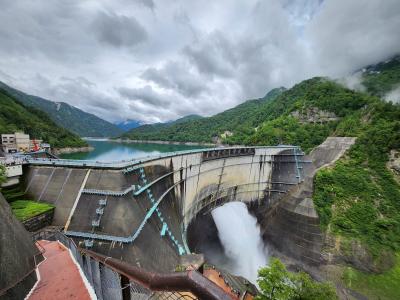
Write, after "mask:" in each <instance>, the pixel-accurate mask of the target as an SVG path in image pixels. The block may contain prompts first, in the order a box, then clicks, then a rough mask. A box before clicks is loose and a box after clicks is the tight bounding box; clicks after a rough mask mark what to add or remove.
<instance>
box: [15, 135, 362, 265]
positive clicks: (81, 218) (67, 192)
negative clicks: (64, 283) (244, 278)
mask: <svg viewBox="0 0 400 300" xmlns="http://www.w3.org/2000/svg"><path fill="white" fill-rule="evenodd" d="M353 143H354V139H352V138H328V139H327V140H326V141H325V142H324V143H323V144H321V145H320V146H319V147H317V148H316V149H315V150H314V151H312V152H311V153H310V154H309V155H305V154H304V153H303V152H302V151H301V149H299V148H298V147H296V146H276V147H232V148H216V149H202V150H195V151H193V150H192V151H184V152H176V153H169V154H165V155H162V156H159V157H149V158H146V159H142V160H135V161H121V162H117V163H100V162H94V161H76V160H58V159H34V158H32V159H29V160H28V163H27V164H26V165H25V166H24V178H23V184H24V185H25V189H26V192H27V194H28V195H31V196H32V197H34V198H35V199H38V200H39V201H43V202H47V203H51V204H53V205H55V207H56V209H55V214H54V219H53V224H52V225H54V226H59V227H62V228H63V230H64V232H65V234H66V235H67V236H69V237H71V238H73V239H74V240H75V242H76V244H77V245H79V246H80V247H82V248H88V249H90V250H93V251H95V252H98V253H101V254H103V255H106V256H110V257H114V258H117V259H121V260H123V261H126V262H129V263H130V264H133V265H135V266H138V267H141V268H144V269H147V270H150V271H157V272H170V271H172V270H174V268H175V267H176V266H177V265H178V264H179V263H180V257H181V256H183V255H185V254H190V253H192V252H198V251H199V249H201V247H200V243H201V236H202V235H204V234H206V233H207V232H206V231H210V232H213V231H215V224H207V221H206V220H207V219H204V216H210V212H211V211H212V210H213V209H214V208H216V207H219V206H221V205H223V204H225V203H227V202H232V201H241V202H244V203H245V204H246V205H247V207H248V208H249V211H250V212H251V213H252V214H253V215H254V216H256V218H257V221H258V223H259V225H260V227H261V231H262V238H263V239H264V241H265V242H266V243H268V244H269V245H271V246H272V247H275V248H276V249H277V250H279V251H281V252H283V253H284V254H285V255H289V256H290V257H293V258H294V259H297V260H299V261H303V262H305V263H308V264H317V265H318V264H321V263H323V257H322V256H321V254H320V252H321V251H320V250H321V247H322V245H323V235H322V233H321V232H320V229H319V219H318V215H317V214H316V212H315V210H314V207H313V204H312V199H311V196H312V183H313V176H314V174H315V172H316V170H318V169H319V168H320V167H323V166H326V165H329V164H330V163H332V162H334V161H335V160H337V159H338V158H339V157H340V156H341V155H342V154H343V153H344V151H345V150H346V149H348V148H349V147H350V146H351V145H352V144H353ZM211 220H212V218H211ZM210 222H211V221H210ZM211 223H212V222H211ZM207 225H210V226H207Z"/></svg>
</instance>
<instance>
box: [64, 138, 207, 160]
mask: <svg viewBox="0 0 400 300" xmlns="http://www.w3.org/2000/svg"><path fill="white" fill-rule="evenodd" d="M87 142H88V144H90V145H91V146H92V147H94V150H93V151H91V152H79V153H71V154H63V155H60V157H61V158H70V159H85V160H97V161H102V162H110V161H119V160H128V159H134V158H141V157H146V156H153V155H158V154H160V153H165V152H174V151H183V150H191V149H199V148H207V147H205V146H187V145H163V144H149V143H145V144H139V143H117V142H113V141H108V140H88V141H87Z"/></svg>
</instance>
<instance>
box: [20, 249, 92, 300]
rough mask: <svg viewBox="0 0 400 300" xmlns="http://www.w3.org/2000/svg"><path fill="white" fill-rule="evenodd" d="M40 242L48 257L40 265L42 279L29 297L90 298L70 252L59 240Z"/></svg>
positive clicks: (34, 299)
mask: <svg viewBox="0 0 400 300" xmlns="http://www.w3.org/2000/svg"><path fill="white" fill-rule="evenodd" d="M38 243H39V244H40V245H41V246H42V247H43V248H44V249H45V250H46V252H45V253H44V256H45V258H46V259H45V260H44V261H43V262H42V263H41V264H40V265H39V273H40V281H39V283H38V284H37V285H36V286H35V289H34V291H33V292H32V294H31V295H30V297H29V298H28V299H29V300H39V299H40V300H47V299H48V300H57V299H79V300H81V299H82V300H88V299H90V295H89V292H88V290H87V289H86V286H85V283H84V282H83V280H82V277H81V275H80V273H79V269H78V267H77V266H76V264H75V263H74V261H73V260H72V258H71V255H70V252H69V251H68V250H67V249H66V248H65V247H64V246H63V245H62V244H60V243H59V242H49V241H39V242H38Z"/></svg>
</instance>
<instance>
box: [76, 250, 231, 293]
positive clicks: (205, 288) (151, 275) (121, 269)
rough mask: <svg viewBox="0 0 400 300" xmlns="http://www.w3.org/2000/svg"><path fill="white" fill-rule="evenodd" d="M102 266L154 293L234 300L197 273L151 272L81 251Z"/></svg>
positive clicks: (120, 261)
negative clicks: (187, 294)
mask: <svg viewBox="0 0 400 300" xmlns="http://www.w3.org/2000/svg"><path fill="white" fill-rule="evenodd" d="M79 250H80V251H81V253H83V254H85V255H88V256H90V257H92V258H94V259H95V260H97V261H99V262H101V263H102V264H104V265H106V266H108V267H110V268H111V269H113V270H114V271H116V272H117V273H119V274H122V275H124V276H126V277H127V278H129V280H132V281H134V282H137V283H139V284H140V285H142V286H144V287H146V288H148V289H149V290H152V291H170V292H172V291H173V292H191V293H193V294H194V295H195V296H197V297H199V299H202V300H203V299H204V300H232V299H235V298H232V297H231V296H230V295H229V294H227V293H225V291H224V290H223V289H222V288H220V287H219V286H217V285H216V284H215V283H214V282H212V281H211V280H209V279H208V278H206V277H204V276H203V275H201V274H200V273H199V272H197V271H186V272H176V273H169V274H161V273H155V272H149V271H146V270H144V269H142V268H139V267H136V266H133V265H131V264H128V263H126V262H124V261H122V260H119V259H115V258H112V257H108V256H105V255H102V254H99V253H96V252H94V251H91V250H87V249H79Z"/></svg>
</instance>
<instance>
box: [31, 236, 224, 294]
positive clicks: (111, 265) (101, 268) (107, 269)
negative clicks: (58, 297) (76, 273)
mask: <svg viewBox="0 0 400 300" xmlns="http://www.w3.org/2000/svg"><path fill="white" fill-rule="evenodd" d="M33 239H34V240H37V239H46V240H52V241H59V242H60V243H62V244H63V245H64V246H66V247H67V248H68V249H69V250H70V251H71V254H72V255H73V257H74V258H75V260H76V261H77V263H78V264H79V265H80V267H81V269H82V270H83V272H84V274H85V276H86V278H87V280H88V282H89V283H90V285H91V286H92V287H93V289H94V291H95V293H96V296H97V298H98V299H102V300H108V299H113V300H114V299H116V300H128V299H130V300H134V299H138V300H150V299H168V300H169V299H171V300H172V299H202V300H203V299H204V300H217V299H218V300H220V299H221V300H228V299H229V300H232V298H231V297H230V296H229V295H228V294H227V293H225V292H224V291H223V290H222V289H221V288H220V287H219V286H217V285H216V284H215V283H213V282H212V281H210V280H209V279H207V278H206V277H204V276H203V275H202V274H200V273H199V272H197V271H186V272H175V273H167V274H161V273H155V272H148V271H146V270H144V269H142V268H139V267H136V266H133V265H131V264H128V263H126V262H124V261H121V260H119V259H115V258H112V257H108V256H105V255H102V254H99V253H96V252H93V251H91V250H87V249H82V248H79V247H77V245H76V244H75V242H74V241H73V240H72V239H70V238H68V237H67V236H65V235H64V234H62V233H61V232H59V231H56V232H40V233H38V234H35V235H33Z"/></svg>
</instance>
